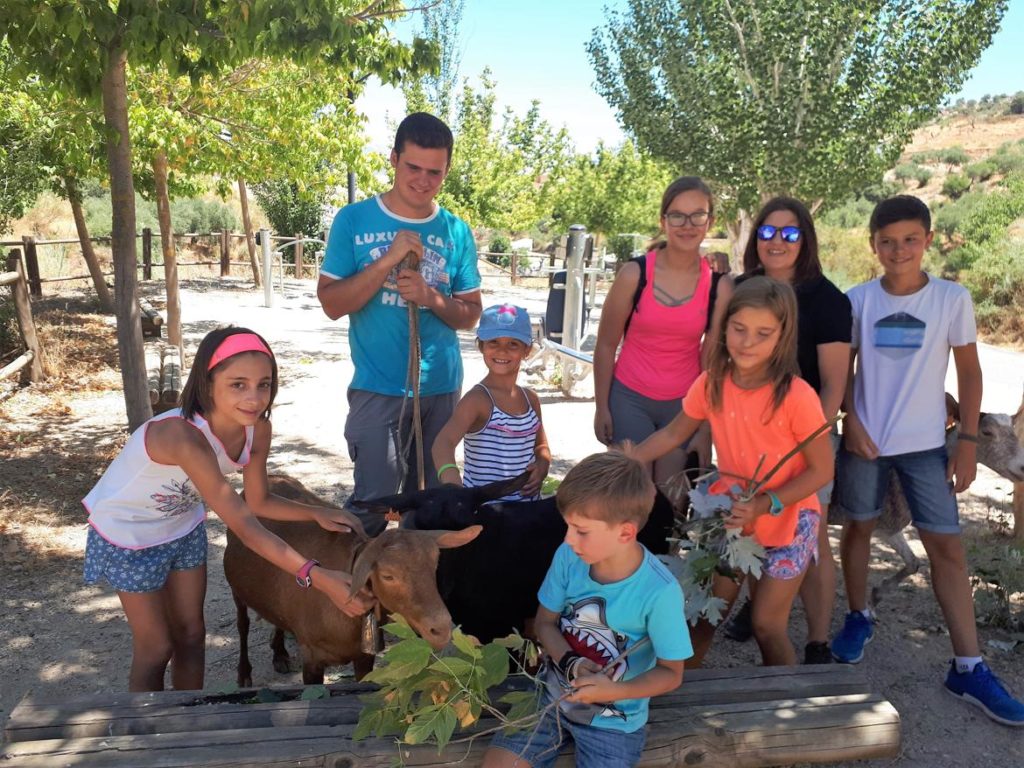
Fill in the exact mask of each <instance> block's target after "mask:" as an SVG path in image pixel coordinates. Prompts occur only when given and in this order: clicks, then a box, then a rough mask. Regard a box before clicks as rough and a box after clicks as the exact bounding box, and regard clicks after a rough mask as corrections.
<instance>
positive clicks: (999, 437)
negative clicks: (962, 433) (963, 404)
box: [946, 393, 1024, 483]
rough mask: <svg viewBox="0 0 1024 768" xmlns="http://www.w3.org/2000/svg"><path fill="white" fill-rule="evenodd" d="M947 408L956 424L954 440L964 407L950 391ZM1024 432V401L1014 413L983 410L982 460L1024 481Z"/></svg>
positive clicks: (1010, 477) (980, 425)
mask: <svg viewBox="0 0 1024 768" xmlns="http://www.w3.org/2000/svg"><path fill="white" fill-rule="evenodd" d="M946 412H947V415H948V416H949V422H950V424H951V425H953V429H952V430H951V433H950V442H952V439H953V438H954V437H955V435H956V430H957V424H958V422H959V419H960V409H959V406H958V405H957V402H956V400H955V399H954V398H953V396H952V395H950V394H948V393H947V394H946ZM1021 434H1024V403H1022V404H1021V410H1019V411H1017V413H1016V414H1015V415H1014V416H1010V414H1008V413H982V414H981V418H980V419H979V420H978V462H979V463H980V464H984V465H985V466H986V467H988V468H989V469H991V470H992V471H993V472H996V473H998V474H1000V475H1002V476H1003V477H1005V478H1007V479H1008V480H1012V481H1014V482H1015V483H1020V482H1024V440H1022V439H1021ZM947 445H949V443H947Z"/></svg>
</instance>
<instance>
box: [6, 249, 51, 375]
mask: <svg viewBox="0 0 1024 768" xmlns="http://www.w3.org/2000/svg"><path fill="white" fill-rule="evenodd" d="M4 285H9V286H11V292H12V293H13V294H14V311H15V314H16V316H17V318H18V328H19V330H20V331H21V338H22V340H23V341H24V342H25V352H24V353H22V354H21V355H20V356H19V357H17V358H16V359H15V360H14V361H13V362H11V363H8V364H7V365H5V366H4V367H3V368H2V369H0V379H6V378H7V377H8V376H13V375H14V374H16V373H19V372H22V371H27V374H28V379H29V381H32V382H36V381H41V380H42V379H43V353H42V348H41V346H40V344H39V337H38V336H37V335H36V325H35V323H34V322H33V320H32V304H31V302H30V301H29V296H28V293H29V292H28V281H27V280H26V277H25V269H24V267H23V266H22V264H21V252H20V251H17V250H15V251H14V252H12V253H11V255H10V256H8V257H7V271H6V272H0V286H4Z"/></svg>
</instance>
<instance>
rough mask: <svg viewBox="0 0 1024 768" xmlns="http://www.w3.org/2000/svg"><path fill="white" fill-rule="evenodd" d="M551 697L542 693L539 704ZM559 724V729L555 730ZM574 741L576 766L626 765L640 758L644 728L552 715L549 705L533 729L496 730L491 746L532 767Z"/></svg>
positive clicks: (545, 763) (544, 766)
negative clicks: (629, 728) (607, 725)
mask: <svg viewBox="0 0 1024 768" xmlns="http://www.w3.org/2000/svg"><path fill="white" fill-rule="evenodd" d="M550 701H551V698H550V697H549V696H548V695H547V694H545V695H544V696H543V697H542V698H541V706H542V707H545V706H547V705H548V704H549V703H550ZM559 724H560V725H561V730H559ZM570 741H571V742H575V744H576V765H577V767H578V768H628V766H632V765H636V764H637V763H638V762H640V757H641V756H642V755H643V751H644V742H646V741H647V732H646V728H639V729H637V730H635V731H633V732H632V733H625V732H623V731H614V730H611V729H610V728H597V727H595V726H592V725H580V724H579V723H573V722H570V721H569V720H568V718H565V717H557V718H556V716H555V708H554V707H552V708H551V709H548V710H547V711H546V712H545V713H544V717H542V718H541V721H540V723H539V724H538V725H537V726H536V729H533V728H529V729H527V730H523V731H516V732H515V733H511V734H508V735H506V734H504V733H501V732H499V733H498V734H497V735H496V736H495V737H494V738H493V739H492V740H491V746H492V747H498V748H500V749H504V750H507V751H508V752H511V753H512V754H514V755H518V756H519V757H521V758H522V759H523V761H524V765H525V764H526V763H529V764H530V765H531V766H533V768H548V767H549V766H551V765H554V762H555V760H557V759H558V753H559V751H560V750H561V748H562V747H563V746H565V745H567V744H568V743H569V742H570Z"/></svg>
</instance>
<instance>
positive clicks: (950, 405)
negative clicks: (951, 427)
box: [946, 392, 960, 424]
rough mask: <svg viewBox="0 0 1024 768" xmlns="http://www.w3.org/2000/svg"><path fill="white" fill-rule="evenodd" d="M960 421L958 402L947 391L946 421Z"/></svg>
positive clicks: (955, 422) (954, 422)
mask: <svg viewBox="0 0 1024 768" xmlns="http://www.w3.org/2000/svg"><path fill="white" fill-rule="evenodd" d="M959 421H960V403H958V402H957V401H956V398H955V397H953V396H952V395H951V394H949V392H947V393H946V423H947V424H948V423H953V424H957V423H959Z"/></svg>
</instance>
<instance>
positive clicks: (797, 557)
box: [762, 509, 821, 580]
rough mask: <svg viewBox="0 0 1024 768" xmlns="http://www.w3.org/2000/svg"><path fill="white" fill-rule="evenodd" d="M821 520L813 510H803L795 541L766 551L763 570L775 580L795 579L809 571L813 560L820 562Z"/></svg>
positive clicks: (799, 518)
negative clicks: (808, 568)
mask: <svg viewBox="0 0 1024 768" xmlns="http://www.w3.org/2000/svg"><path fill="white" fill-rule="evenodd" d="M820 518H821V515H819V514H818V513H817V512H815V511H814V510H813V509H801V510H800V516H799V517H798V518H797V521H796V536H794V537H793V541H792V542H791V543H789V544H787V545H786V546H784V547H769V548H768V549H767V550H765V557H764V564H763V565H762V570H763V571H764V572H765V573H766V574H767V575H769V576H771V577H772V578H773V579H783V580H786V579H795V578H796V577H797V576H799V575H800V574H801V573H803V572H804V571H806V570H807V566H808V565H809V564H810V562H811V560H812V559H813V560H814V562H818V524H819V522H820Z"/></svg>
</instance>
